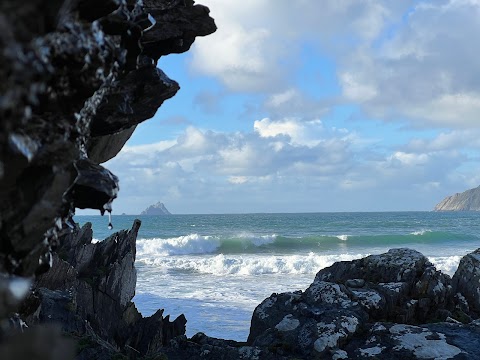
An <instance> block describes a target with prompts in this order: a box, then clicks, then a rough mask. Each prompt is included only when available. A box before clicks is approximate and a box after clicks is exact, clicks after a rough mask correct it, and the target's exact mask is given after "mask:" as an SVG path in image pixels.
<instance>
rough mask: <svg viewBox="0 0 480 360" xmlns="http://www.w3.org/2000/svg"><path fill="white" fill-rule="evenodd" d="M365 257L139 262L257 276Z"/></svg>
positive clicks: (314, 268) (298, 271) (224, 257)
mask: <svg viewBox="0 0 480 360" xmlns="http://www.w3.org/2000/svg"><path fill="white" fill-rule="evenodd" d="M364 256H366V254H340V255H317V254H315V253H309V254H308V255H249V256H246V255H224V254H219V255H210V256H203V257H197V256H195V257H193V256H187V257H185V256H170V257H158V258H151V257H148V258H143V259H139V261H142V262H143V263H145V264H148V265H152V266H155V267H157V268H159V269H162V270H170V271H171V270H182V271H190V272H196V273H200V274H210V275H216V276H226V275H232V276H256V275H267V274H275V275H276V274H282V275H305V274H312V275H315V274H316V273H317V272H318V271H319V270H321V269H323V268H325V267H327V266H330V265H332V264H333V263H334V262H337V261H349V260H354V259H359V258H361V257H364Z"/></svg>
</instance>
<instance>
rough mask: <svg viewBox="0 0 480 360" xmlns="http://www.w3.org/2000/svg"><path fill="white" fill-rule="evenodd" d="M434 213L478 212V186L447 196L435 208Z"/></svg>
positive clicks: (479, 207) (479, 204) (479, 201)
mask: <svg viewBox="0 0 480 360" xmlns="http://www.w3.org/2000/svg"><path fill="white" fill-rule="evenodd" d="M434 211H480V186H479V187H476V188H475V189H470V190H467V191H464V192H462V193H457V194H455V195H451V196H447V197H446V198H445V199H443V200H442V201H441V202H439V203H438V204H437V205H436V206H435V209H434Z"/></svg>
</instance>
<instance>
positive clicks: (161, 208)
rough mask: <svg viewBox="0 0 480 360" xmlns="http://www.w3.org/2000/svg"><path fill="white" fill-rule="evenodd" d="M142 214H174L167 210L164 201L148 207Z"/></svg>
mask: <svg viewBox="0 0 480 360" xmlns="http://www.w3.org/2000/svg"><path fill="white" fill-rule="evenodd" d="M140 215H172V214H171V213H170V211H168V210H167V208H166V207H165V205H163V203H162V202H158V203H156V204H154V205H150V206H149V207H148V208H146V209H145V210H143V211H142V212H141V213H140Z"/></svg>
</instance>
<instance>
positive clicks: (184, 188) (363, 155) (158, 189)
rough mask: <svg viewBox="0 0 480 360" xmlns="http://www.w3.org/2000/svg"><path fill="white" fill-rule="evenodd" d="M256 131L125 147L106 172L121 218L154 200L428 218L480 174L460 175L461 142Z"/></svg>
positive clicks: (298, 123)
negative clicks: (114, 185) (376, 141)
mask: <svg viewBox="0 0 480 360" xmlns="http://www.w3.org/2000/svg"><path fill="white" fill-rule="evenodd" d="M253 125H254V127H253V126H252V130H251V131H250V132H232V133H221V132H213V131H205V130H200V129H198V128H194V127H190V128H187V129H186V130H185V132H184V133H183V134H181V135H180V136H178V138H177V139H175V140H173V141H169V142H161V143H158V144H152V145H141V146H128V147H126V148H125V149H124V150H122V152H120V154H119V155H118V156H117V157H116V158H114V159H113V160H111V161H109V162H108V163H107V167H108V168H109V169H111V170H112V171H113V172H114V173H116V174H117V175H119V176H120V179H121V184H120V185H121V189H122V191H121V192H120V198H119V199H118V200H117V201H116V204H115V205H116V206H117V208H116V209H118V210H116V211H119V212H126V213H132V212H135V211H141V210H142V209H143V208H144V207H145V206H147V205H148V204H149V203H151V201H152V199H158V200H162V201H163V202H165V203H166V204H167V206H168V207H169V209H171V210H172V211H173V212H184V213H191V212H205V211H207V212H232V211H240V212H242V211H243V212H249V211H332V210H337V211H342V210H343V211H345V210H347V211H348V210H399V209H425V210H427V209H429V208H431V207H433V205H434V204H435V202H436V201H438V200H440V199H441V198H442V197H443V196H444V195H445V193H448V192H449V190H448V189H455V190H457V189H462V188H466V187H467V186H469V184H470V183H471V181H472V179H473V175H474V174H472V173H471V172H470V171H469V170H465V169H463V170H461V171H459V169H461V168H462V166H463V165H464V164H465V163H466V162H468V161H469V159H468V157H467V156H466V155H465V154H462V153H461V152H459V151H458V150H457V149H456V148H455V147H453V146H452V145H451V143H452V141H453V140H449V139H450V137H452V138H458V137H461V134H444V135H440V136H438V137H437V138H436V139H433V140H432V141H424V142H422V141H420V140H418V141H417V142H411V143H409V144H405V145H404V146H403V147H399V148H396V149H393V150H392V151H391V152H385V149H383V150H382V149H375V148H372V144H371V143H370V142H368V141H365V140H364V139H363V138H361V137H360V136H359V135H358V134H354V133H352V132H350V131H349V130H347V129H334V128H326V127H325V126H324V125H322V124H321V123H320V122H319V121H318V120H311V121H305V120H298V119H292V118H288V119H278V120H271V119H262V120H259V121H256V122H254V124H253ZM305 134H308V137H307V141H306V140H305V139H304V138H302V136H306V135H305ZM295 138H296V139H297V141H293V139H295ZM353 149H355V151H353ZM477 149H478V148H477ZM139 159H142V160H141V161H139ZM477 177H478V175H477ZM450 191H451V190H450ZM126 204H128V206H130V207H131V206H135V207H136V208H133V209H132V208H125V207H126V206H127V205H126Z"/></svg>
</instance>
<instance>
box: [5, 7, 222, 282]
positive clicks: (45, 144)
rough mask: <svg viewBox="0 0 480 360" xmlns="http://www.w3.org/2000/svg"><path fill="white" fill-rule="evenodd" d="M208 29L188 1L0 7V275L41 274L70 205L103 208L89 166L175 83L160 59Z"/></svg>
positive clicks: (113, 183) (101, 180)
mask: <svg viewBox="0 0 480 360" xmlns="http://www.w3.org/2000/svg"><path fill="white" fill-rule="evenodd" d="M169 28H170V29H171V30H170V31H167V29H169ZM215 30H216V27H215V24H214V22H213V19H211V18H210V16H209V14H208V9H206V8H204V7H202V6H199V5H194V4H193V1H187V2H184V1H175V2H172V1H164V0H152V1H147V2H145V3H143V2H142V1H134V0H132V1H127V2H126V1H117V0H99V1H89V0H82V1H50V2H48V4H44V1H30V2H18V1H15V0H5V1H2V2H1V4H0V54H1V55H0V97H1V99H2V101H1V102H0V117H1V118H2V121H1V122H0V219H1V221H0V237H1V238H2V246H1V248H0V272H3V273H14V274H17V275H21V276H31V275H33V274H35V273H37V274H38V273H41V272H43V271H45V270H47V269H48V267H49V264H50V258H51V255H50V252H51V248H52V247H55V246H56V245H57V243H58V239H59V237H61V236H62V235H63V234H65V232H67V231H68V229H69V224H70V220H71V216H72V214H73V212H74V209H75V207H80V208H94V209H99V210H101V211H104V210H109V209H110V203H111V201H112V200H113V199H114V198H115V196H116V193H117V190H118V184H117V182H118V181H117V179H116V178H115V176H114V175H113V174H111V173H109V172H108V170H106V169H103V168H101V167H97V166H95V165H96V164H99V163H101V162H104V161H106V160H108V159H109V158H111V157H112V156H114V155H115V154H116V153H117V152H118V151H119V150H120V149H121V147H122V146H123V144H124V142H125V141H126V140H127V139H128V137H129V136H130V134H131V131H133V130H132V129H133V128H134V127H135V125H136V124H138V123H139V122H141V121H144V120H146V119H148V118H150V117H152V116H153V115H154V114H155V112H156V111H157V109H158V107H159V106H160V105H161V104H162V102H163V101H164V100H165V99H167V98H169V97H171V96H173V95H174V94H175V92H176V91H177V90H178V84H177V83H176V82H174V81H173V80H170V79H169V78H168V77H167V76H166V75H165V74H164V73H163V72H162V71H161V70H160V69H157V68H156V67H155V64H156V63H157V60H158V58H159V56H160V55H166V54H168V53H171V52H172V51H175V52H183V51H186V50H188V48H189V46H190V45H191V43H192V42H193V40H194V39H195V37H196V36H203V35H207V34H210V33H212V32H214V31H215ZM147 34H148V38H147V37H146V36H147ZM182 42H183V44H184V45H182V46H180V45H179V46H177V47H175V48H174V47H173V46H172V44H173V43H176V44H180V43H182ZM127 129H130V130H127ZM124 130H125V131H124ZM119 132H121V134H117V133H119ZM129 132H130V133H129ZM92 137H95V138H94V139H92ZM111 139H116V141H108V140H111ZM89 154H92V159H91V160H89V159H88V156H89ZM31 179H35V182H32V181H31ZM96 195H98V196H96Z"/></svg>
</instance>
